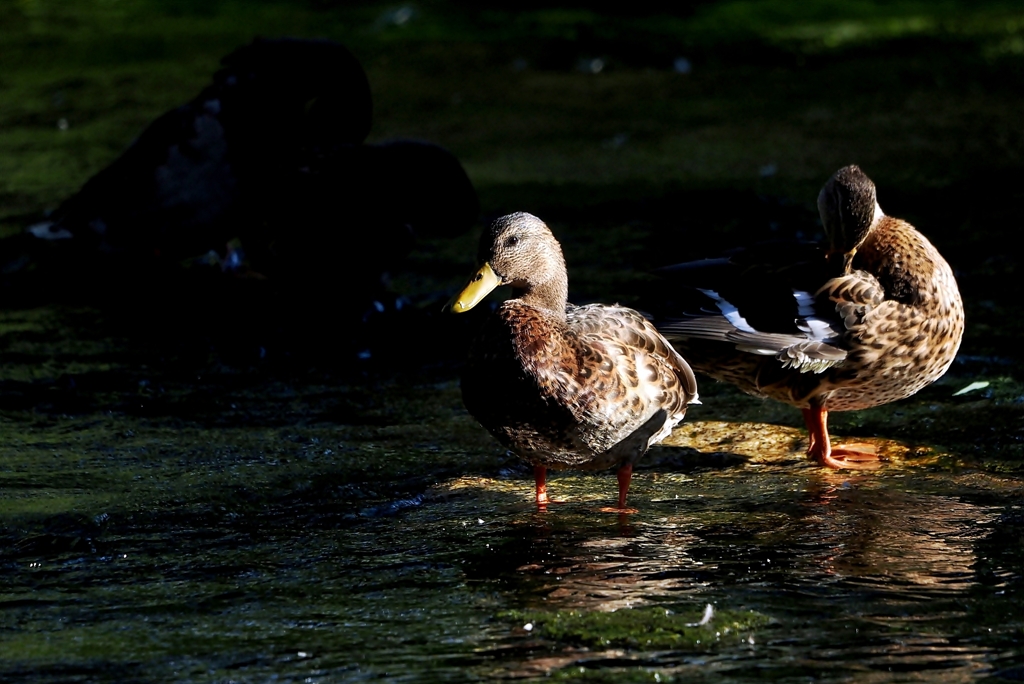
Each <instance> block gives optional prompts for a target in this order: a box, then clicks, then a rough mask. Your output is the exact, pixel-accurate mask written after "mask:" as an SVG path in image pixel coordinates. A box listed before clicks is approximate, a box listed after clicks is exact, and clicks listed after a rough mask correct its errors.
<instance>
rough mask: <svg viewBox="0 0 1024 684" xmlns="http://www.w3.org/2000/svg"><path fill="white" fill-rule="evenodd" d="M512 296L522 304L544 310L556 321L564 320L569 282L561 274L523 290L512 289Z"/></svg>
mask: <svg viewBox="0 0 1024 684" xmlns="http://www.w3.org/2000/svg"><path fill="white" fill-rule="evenodd" d="M512 296H513V297H515V298H516V299H519V300H520V301H522V302H523V304H527V305H529V306H532V307H535V308H538V309H544V310H545V311H549V312H551V314H552V315H553V316H554V317H555V318H557V319H558V320H565V306H566V302H568V301H569V282H568V279H567V278H566V277H565V275H564V274H563V275H562V276H561V277H558V276H555V277H553V278H550V279H549V280H547V281H545V282H543V283H539V284H532V283H531V284H529V285H527V286H526V287H523V288H513V290H512Z"/></svg>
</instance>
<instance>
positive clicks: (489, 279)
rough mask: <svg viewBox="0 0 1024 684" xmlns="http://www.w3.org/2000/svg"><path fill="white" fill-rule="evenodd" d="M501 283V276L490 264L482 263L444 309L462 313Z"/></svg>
mask: <svg viewBox="0 0 1024 684" xmlns="http://www.w3.org/2000/svg"><path fill="white" fill-rule="evenodd" d="M499 285H501V278H499V277H498V274H497V273H495V272H494V269H493V268H491V265H490V264H488V263H484V265H483V266H481V267H480V270H479V271H477V272H476V274H475V275H474V276H473V278H472V279H470V281H469V285H466V287H464V288H462V292H460V293H459V294H457V295H455V297H454V298H453V299H452V300H451V301H450V302H448V305H447V306H446V307H445V309H446V310H448V311H451V312H452V313H462V312H463V311H469V310H470V309H472V308H473V307H474V306H476V305H477V304H479V303H480V302H481V301H482V300H483V298H484V297H486V296H487V295H489V294H490V293H491V290H493V289H494V288H496V287H498V286H499Z"/></svg>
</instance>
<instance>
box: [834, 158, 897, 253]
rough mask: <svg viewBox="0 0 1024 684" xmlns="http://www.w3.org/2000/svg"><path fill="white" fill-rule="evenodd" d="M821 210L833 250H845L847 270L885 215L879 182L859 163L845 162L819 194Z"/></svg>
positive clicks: (841, 251) (836, 251) (837, 251)
mask: <svg viewBox="0 0 1024 684" xmlns="http://www.w3.org/2000/svg"><path fill="white" fill-rule="evenodd" d="M818 212H819V213H820V214H821V222H822V224H823V225H824V226H825V235H827V236H828V240H829V253H830V254H842V255H843V258H844V263H845V265H846V270H849V264H850V261H851V260H852V259H853V255H854V254H855V253H856V252H857V249H858V248H859V247H860V246H861V245H862V244H863V243H864V240H865V239H867V237H868V235H869V234H870V233H871V230H872V229H873V228H874V227H875V225H876V224H877V223H878V221H879V219H881V218H882V216H884V214H883V213H882V210H881V208H879V206H878V201H877V199H876V197H875V184H874V183H873V182H871V179H870V178H868V177H867V174H865V173H864V172H863V171H861V170H860V168H859V167H857V166H853V165H850V166H844V167H843V168H841V169H839V170H838V171H836V172H835V174H834V175H833V176H832V178H830V179H829V180H828V182H827V183H825V187H823V188H822V189H821V193H819V194H818Z"/></svg>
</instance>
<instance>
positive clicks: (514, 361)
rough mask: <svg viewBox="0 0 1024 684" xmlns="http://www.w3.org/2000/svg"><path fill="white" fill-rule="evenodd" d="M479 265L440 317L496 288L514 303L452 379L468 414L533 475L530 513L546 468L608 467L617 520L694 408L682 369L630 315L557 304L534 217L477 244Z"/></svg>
mask: <svg viewBox="0 0 1024 684" xmlns="http://www.w3.org/2000/svg"><path fill="white" fill-rule="evenodd" d="M479 261H480V262H481V263H483V266H481V268H480V270H479V271H477V273H476V274H475V275H474V276H473V279H472V280H471V281H470V283H469V285H467V286H466V288H465V289H464V290H463V291H462V292H461V293H460V294H459V295H458V296H457V297H456V299H455V300H454V301H453V303H452V304H451V306H450V308H451V310H452V311H454V312H462V311H468V310H469V309H471V308H473V307H474V306H476V304H478V303H479V302H480V301H481V300H482V299H483V298H484V297H485V296H487V294H488V293H489V292H491V290H493V289H494V288H496V287H498V286H499V285H511V286H512V289H513V298H512V299H510V300H508V301H506V302H504V303H503V304H501V305H500V306H499V307H498V308H497V310H496V311H495V312H494V313H493V314H491V316H489V317H488V318H487V320H486V322H485V323H484V326H483V329H482V330H481V331H480V333H479V334H478V335H477V337H476V339H475V340H474V341H473V344H472V346H471V348H470V352H469V358H468V360H467V362H466V367H465V370H464V372H463V375H462V398H463V401H464V402H465V404H466V408H467V409H468V410H469V412H470V413H471V414H472V415H473V417H475V418H476V419H477V420H478V421H480V423H481V424H482V425H483V426H484V427H485V428H487V430H488V431H489V432H490V433H491V434H492V435H494V437H495V438H497V440H498V441H499V442H501V444H502V445H503V446H505V447H506V448H508V449H510V450H512V451H513V452H514V453H515V454H517V455H518V456H519V457H520V458H522V459H524V460H525V461H527V462H529V463H531V464H533V466H534V475H535V477H536V481H537V505H538V507H540V508H544V507H545V506H546V505H547V503H548V496H547V491H546V487H545V478H546V475H547V469H548V468H553V469H559V470H560V469H565V468H573V469H577V470H597V469H601V468H609V467H612V466H618V480H619V510H624V509H625V505H626V493H627V492H628V490H629V481H630V477H631V476H632V472H633V464H634V463H635V462H636V461H637V460H638V459H639V458H640V457H641V456H643V455H644V454H645V453H646V452H647V449H648V448H649V447H650V446H651V445H652V444H655V443H657V442H660V441H661V440H662V439H664V438H665V437H666V436H667V435H668V434H669V433H670V432H671V431H672V428H673V427H674V426H675V425H676V424H678V423H679V421H681V420H682V419H683V415H684V414H685V413H686V406H687V404H692V403H696V401H697V382H696V380H695V379H694V377H693V371H691V370H690V367H689V366H688V365H687V363H686V361H684V360H683V358H682V357H681V356H680V355H679V354H678V353H677V352H676V351H675V350H674V349H673V348H672V345H670V344H669V343H668V342H667V341H666V340H665V338H663V337H662V336H661V335H660V334H659V333H658V332H657V331H656V330H655V329H654V326H652V325H651V324H650V323H648V322H647V320H646V319H644V317H643V316H641V315H640V314H638V313H637V312H636V311H633V310H632V309H627V308H624V307H620V306H605V305H602V304H591V305H589V306H573V305H571V304H568V303H567V298H568V289H569V284H568V278H567V277H566V272H565V261H564V259H563V258H562V250H561V247H559V245H558V241H557V240H555V238H554V236H553V235H552V234H551V230H550V229H549V228H548V227H547V225H545V224H544V222H543V221H541V220H540V219H538V218H537V217H536V216H532V215H530V214H525V213H517V214H510V215H508V216H505V217H502V218H500V219H498V220H497V221H495V222H494V223H493V224H491V227H490V228H489V229H488V230H487V231H485V232H484V234H483V235H482V236H481V239H480V249H479Z"/></svg>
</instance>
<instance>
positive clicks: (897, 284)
mask: <svg viewBox="0 0 1024 684" xmlns="http://www.w3.org/2000/svg"><path fill="white" fill-rule="evenodd" d="M818 211H819V212H820V213H821V220H822V223H823V224H824V227H825V233H826V235H827V236H828V241H829V245H828V249H827V251H823V250H821V248H818V247H816V248H814V249H813V250H809V249H808V247H807V246H806V245H799V246H790V248H789V250H788V251H789V252H790V253H789V254H788V255H786V256H788V258H785V257H784V258H782V259H772V258H771V257H772V256H773V253H777V252H778V251H779V250H778V246H777V245H775V246H769V245H761V246H759V248H758V249H756V250H755V249H747V250H736V251H734V252H732V253H731V254H730V255H729V256H727V257H725V258H721V259H706V260H704V261H696V262H692V263H688V264H680V265H678V266H673V267H669V268H668V269H665V270H664V273H665V276H666V278H668V279H669V280H670V281H673V282H675V283H676V284H681V285H685V286H686V287H687V288H690V289H694V290H697V291H699V292H700V293H702V298H703V301H702V302H700V303H698V304H697V305H696V306H694V307H692V308H690V309H688V310H687V309H684V312H683V313H682V314H681V315H680V313H679V309H678V308H677V309H676V311H675V313H674V315H673V316H665V317H662V318H661V320H658V321H657V325H658V329H659V330H660V331H661V332H662V333H663V334H664V335H665V336H666V337H667V338H668V339H670V340H672V342H673V343H674V344H675V345H676V347H677V348H678V349H680V350H681V351H682V352H683V353H684V354H686V355H687V357H688V358H690V359H691V360H692V361H693V364H694V367H695V368H696V369H697V370H698V371H701V372H703V373H706V374H708V375H710V376H711V377H713V378H716V379H719V380H724V381H726V382H731V383H733V384H735V385H737V386H738V387H739V388H740V389H741V390H743V391H744V392H747V393H749V394H754V395H757V396H761V397H770V398H772V399H776V400H778V401H782V402H785V403H787V404H791V405H793V406H796V407H798V408H800V409H801V410H802V411H803V414H804V420H805V422H806V423H807V429H808V432H809V433H810V440H809V441H810V443H809V447H808V451H807V453H808V456H809V457H810V458H812V459H813V460H816V461H817V462H818V463H820V464H821V465H824V466H829V467H831V468H865V467H874V465H876V464H875V463H873V461H877V455H875V454H873V453H870V452H864V451H862V450H855V449H841V448H836V449H833V448H832V447H831V445H830V443H829V437H828V428H827V423H826V420H827V417H828V412H829V411H853V410H857V409H863V408H868V407H870V406H878V405H881V404H887V403H889V402H892V401H896V400H898V399H903V398H905V397H909V396H910V395H912V394H914V393H915V392H917V391H918V390H920V389H921V388H923V387H925V386H926V385H929V384H930V383H932V382H934V381H935V380H937V379H938V378H939V377H940V376H942V374H943V373H945V372H946V369H947V368H949V365H950V364H951V363H952V362H953V357H954V356H956V352H957V349H958V348H959V346H960V338H961V337H962V336H963V332H964V309H963V303H962V302H961V300H960V292H959V290H958V289H957V285H956V280H955V279H954V277H953V271H952V270H951V269H950V267H949V264H947V263H946V261H945V260H944V259H943V258H942V256H941V255H940V254H939V252H938V250H936V249H935V247H933V246H932V244H931V243H930V242H929V241H928V240H927V239H925V237H924V236H923V235H921V234H920V233H919V232H917V230H915V229H914V227H913V226H911V225H910V224H909V223H907V222H906V221H901V220H900V219H896V218H892V217H889V216H886V215H885V214H884V213H882V210H881V208H880V207H879V206H878V203H877V201H876V199H875V185H874V183H872V182H871V179H870V178H868V177H867V175H865V174H864V172H863V171H861V170H860V169H859V168H857V167H856V166H847V167H844V168H842V169H839V171H837V172H836V173H835V175H834V176H832V178H831V179H830V180H829V181H828V182H827V183H826V184H825V187H824V188H822V190H821V194H820V195H818ZM794 252H795V253H796V254H794ZM669 289H670V290H675V291H677V292H678V291H679V290H678V289H675V288H669Z"/></svg>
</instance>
